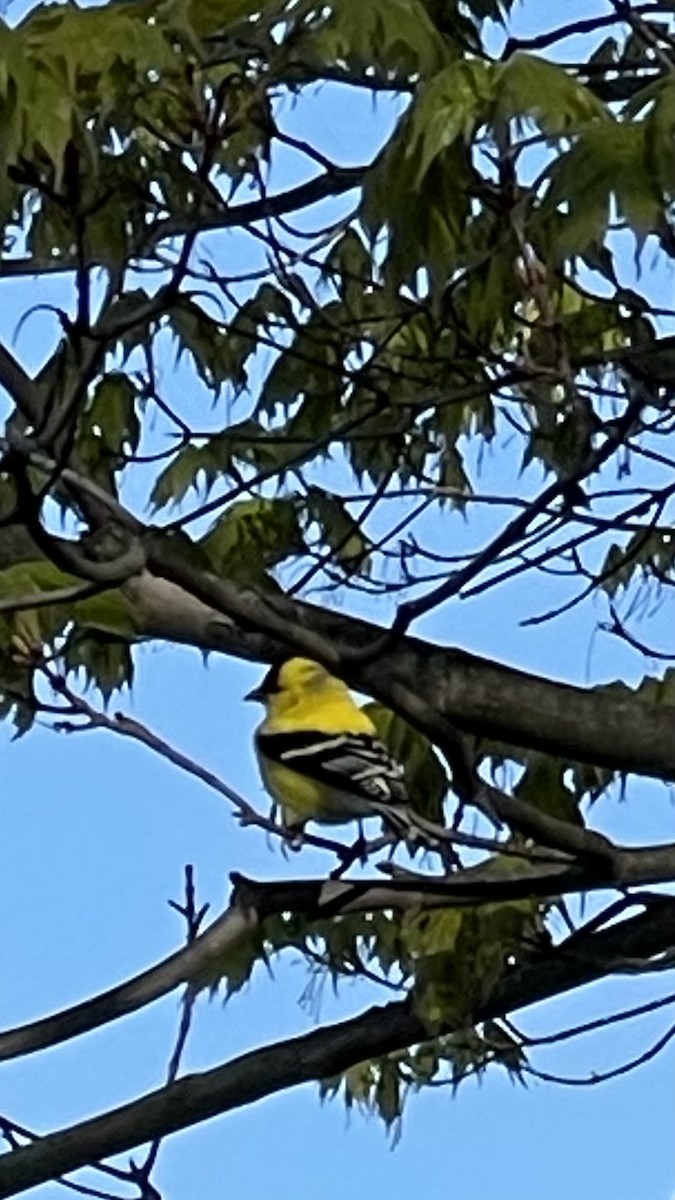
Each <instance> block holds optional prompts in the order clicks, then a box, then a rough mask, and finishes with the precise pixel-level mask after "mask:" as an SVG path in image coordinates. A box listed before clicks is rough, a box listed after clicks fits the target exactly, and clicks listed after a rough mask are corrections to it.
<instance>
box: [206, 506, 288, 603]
mask: <svg viewBox="0 0 675 1200" xmlns="http://www.w3.org/2000/svg"><path fill="white" fill-rule="evenodd" d="M199 545H200V546H201V548H202V550H204V551H205V552H206V554H207V555H208V557H209V559H210V561H211V563H212V564H213V566H214V569H215V570H216V571H217V572H218V573H219V574H221V575H224V576H227V578H229V579H237V580H240V581H241V582H248V583H259V582H264V580H265V578H266V577H267V572H268V571H269V570H270V568H273V567H275V566H277V565H278V564H279V563H281V562H283V561H284V560H285V559H287V558H289V557H290V556H291V555H295V554H301V553H302V552H303V550H304V548H305V544H304V540H303V538H302V534H301V532H300V525H299V522H298V502H297V500H296V499H295V498H294V497H289V498H286V497H282V498H277V499H274V500H267V499H264V498H260V499H256V500H240V501H238V502H237V503H235V504H232V505H231V506H230V507H229V508H228V509H227V511H226V512H225V513H223V515H222V517H220V518H219V519H218V520H217V521H216V523H215V524H214V525H213V526H212V527H211V529H210V530H209V532H208V533H207V534H206V536H205V537H204V538H202V540H201V542H200V543H199Z"/></svg>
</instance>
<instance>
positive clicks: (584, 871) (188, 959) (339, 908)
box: [0, 843, 675, 1061]
mask: <svg viewBox="0 0 675 1200" xmlns="http://www.w3.org/2000/svg"><path fill="white" fill-rule="evenodd" d="M612 849H613V853H612V857H611V858H606V859H605V860H604V861H603V859H601V858H598V859H597V860H593V859H591V860H587V861H585V862H577V863H575V862H571V863H566V862H561V863H559V864H555V863H547V864H542V865H539V864H536V865H535V864H533V863H529V864H523V867H522V870H520V871H517V870H514V869H513V868H510V869H509V870H508V871H507V872H505V873H504V875H503V876H501V877H499V876H495V873H494V867H493V866H490V867H488V868H487V869H486V868H485V867H482V866H478V867H471V868H468V869H466V870H463V871H458V872H456V873H455V874H453V875H450V876H447V877H433V876H422V875H412V874H411V873H410V872H407V873H405V875H404V876H403V877H402V878H396V879H391V880H367V879H365V880H362V879H359V880H355V881H352V880H322V879H318V880H312V879H306V880H288V881H286V880H278V881H274V882H266V883H258V882H255V881H252V880H248V879H244V877H243V876H241V875H232V877H231V878H232V881H233V883H234V885H235V890H234V893H233V897H232V903H231V907H230V908H229V909H227V911H226V912H225V913H224V914H223V915H222V916H221V917H219V918H218V920H217V921H215V922H214V924H213V925H212V926H211V927H210V928H209V929H208V930H206V931H205V932H204V933H203V934H201V935H200V936H199V937H198V938H196V939H195V941H194V942H193V943H192V944H191V945H190V946H188V947H187V948H186V949H184V950H181V951H178V952H177V953H176V954H173V955H170V957H169V958H167V959H165V960H164V961H163V962H160V963H158V964H157V965H156V966H155V967H151V968H149V970H147V971H144V972H143V973H142V974H141V975H138V976H135V977H134V978H133V979H131V980H127V981H126V982H125V983H122V984H120V985H119V986H118V987H115V988H112V989H110V990H109V991H107V992H104V993H102V994H101V995H100V996H95V997H93V998H92V999H91V1000H87V1001H85V1002H84V1003H82V1004H78V1005H75V1006H74V1007H73V1008H70V1009H66V1010H65V1011H63V1012H60V1013H55V1014H53V1015H52V1016H50V1017H46V1018H44V1019H42V1020H40V1021H35V1022H32V1023H31V1024H30V1025H25V1026H21V1027H19V1028H16V1029H13V1030H7V1031H6V1032H5V1033H3V1034H0V1061H2V1060H4V1059H9V1058H15V1057H18V1056H20V1055H23V1054H31V1053H34V1052H35V1051H37V1050H42V1049H44V1048H45V1047H46V1046H53V1045H57V1044H58V1043H60V1042H63V1041H67V1040H69V1039H70V1038H73V1037H77V1036H79V1035H80V1034H82V1033H86V1032H88V1031H89V1030H91V1029H94V1028H98V1027H99V1026H101V1025H105V1024H108V1023H109V1022H111V1021H114V1020H116V1019H117V1018H118V1017H121V1016H125V1015H127V1014H128V1013H130V1012H134V1011H136V1010H137V1009H139V1008H142V1007H144V1006H145V1005H147V1004H150V1003H152V1002H153V1001H155V1000H157V999H159V998H160V997H161V996H164V995H166V994H167V993H168V992H170V991H172V990H173V989H174V988H175V987H177V986H179V985H180V984H181V983H193V984H194V986H196V987H200V986H202V982H203V981H207V982H209V983H210V982H211V981H212V980H213V978H214V975H215V977H217V975H218V969H217V968H218V963H219V962H221V963H222V962H223V961H224V960H225V956H226V955H227V953H228V952H229V951H231V950H232V949H234V948H235V947H236V946H237V945H238V944H239V943H240V942H241V940H242V939H246V938H250V937H251V935H252V933H253V932H254V931H255V930H256V929H258V928H259V926H260V925H261V923H262V922H263V921H264V920H265V918H266V917H270V916H274V915H279V914H280V913H283V912H287V911H288V912H292V913H294V914H295V915H298V916H303V917H304V918H305V919H306V920H308V921H312V920H325V919H326V918H330V917H337V916H342V915H346V914H348V913H355V912H376V911H382V910H386V909H394V910H396V911H400V912H401V911H402V912H405V911H421V910H423V909H433V908H451V907H464V908H466V907H470V906H471V907H475V906H480V905H483V904H495V903H499V902H500V901H508V900H510V901H513V900H522V899H531V898H533V897H539V898H547V897H550V896H556V895H563V894H571V893H578V892H590V891H598V890H604V889H606V888H614V887H619V888H627V887H647V886H651V885H653V884H657V883H664V882H673V881H675V843H673V844H670V845H665V846H656V847H652V846H648V847H638V848H636V849H627V848H623V847H613V848H612ZM221 973H222V967H221Z"/></svg>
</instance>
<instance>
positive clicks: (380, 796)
mask: <svg viewBox="0 0 675 1200" xmlns="http://www.w3.org/2000/svg"><path fill="white" fill-rule="evenodd" d="M246 699H247V700H260V701H262V703H263V704H264V705H265V709H266V712H265V719H264V720H263V722H262V724H260V725H259V726H258V728H257V729H256V732H255V748H256V753H257V756H258V764H259V767H260V773H261V776H262V780H263V783H264V785H265V787H266V789H267V791H268V792H269V793H270V795H271V796H272V798H273V799H274V800H275V801H276V802H277V804H279V806H280V807H281V810H282V814H283V819H284V824H285V825H286V826H287V828H289V829H293V830H297V831H298V832H299V833H300V832H302V829H303V827H304V825H305V824H306V822H307V821H318V822H320V823H324V824H341V823H343V822H345V821H351V820H354V819H359V818H361V817H368V816H381V817H383V818H384V819H385V821H387V822H388V823H389V824H390V825H393V826H394V828H395V829H397V831H399V832H403V833H405V832H406V831H407V830H409V828H410V819H409V818H408V817H407V816H406V803H407V797H406V789H405V775H404V770H403V767H402V766H401V764H400V763H399V762H396V760H395V759H394V758H392V756H391V754H390V753H389V751H388V750H387V748H386V746H384V745H383V743H382V742H381V741H380V740H379V739H378V737H377V733H376V730H375V726H374V725H373V722H372V721H371V720H370V717H368V716H367V714H366V713H364V712H362V711H361V709H360V708H359V707H358V705H357V704H355V702H354V700H352V697H351V696H350V694H349V691H348V689H347V687H346V685H345V684H344V683H343V682H342V680H340V679H336V678H335V676H333V675H330V674H329V673H328V671H326V670H325V668H324V667H322V666H320V665H319V663H316V662H312V661H311V660H310V659H307V658H291V659H288V660H287V661H286V662H285V663H283V664H282V665H281V666H280V667H272V669H271V670H270V671H268V673H267V675H266V676H265V678H264V679H263V681H262V683H261V684H260V685H259V687H257V688H254V689H253V691H252V692H249V694H248V696H246Z"/></svg>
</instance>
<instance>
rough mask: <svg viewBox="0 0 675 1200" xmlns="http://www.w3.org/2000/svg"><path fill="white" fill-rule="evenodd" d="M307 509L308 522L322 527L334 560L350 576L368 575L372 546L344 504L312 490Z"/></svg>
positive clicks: (327, 494)
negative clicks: (369, 554)
mask: <svg viewBox="0 0 675 1200" xmlns="http://www.w3.org/2000/svg"><path fill="white" fill-rule="evenodd" d="M305 505H306V516H307V519H308V520H309V522H316V523H317V525H318V526H319V529H320V531H321V533H320V536H321V540H322V542H324V543H325V545H326V546H327V547H328V549H329V550H330V551H331V556H332V560H333V561H335V562H337V563H338V564H339V565H340V566H342V567H344V568H345V570H347V571H349V572H353V571H360V572H363V573H365V572H367V570H368V565H369V564H368V550H369V547H370V542H369V540H368V538H367V537H366V536H365V534H364V532H363V530H362V529H361V527H360V525H359V523H358V521H356V520H355V519H354V517H352V515H351V513H350V512H349V511H348V509H347V507H346V505H345V503H344V501H343V500H342V499H341V498H340V497H339V496H336V495H334V494H333V493H332V492H328V491H326V490H325V489H324V488H320V487H310V488H308V489H307V495H306V501H305Z"/></svg>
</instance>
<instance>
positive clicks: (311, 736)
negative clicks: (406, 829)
mask: <svg viewBox="0 0 675 1200" xmlns="http://www.w3.org/2000/svg"><path fill="white" fill-rule="evenodd" d="M257 743H258V749H259V751H260V753H261V754H263V755H264V756H265V757H266V758H268V759H270V760H271V761H272V762H278V763H283V765H284V766H286V767H288V768H289V769H290V770H293V771H298V772H299V773H300V774H301V775H306V776H309V777H310V778H311V779H314V780H316V781H317V783H320V784H323V785H325V786H326V787H328V788H331V789H335V790H336V791H340V792H342V793H344V794H345V795H346V796H349V795H351V796H353V797H354V798H355V799H357V800H358V799H360V800H362V801H364V802H366V805H367V804H368V802H370V803H372V804H373V809H374V811H377V808H378V807H379V805H382V806H383V807H384V806H386V805H388V804H391V805H402V804H405V803H406V801H407V796H406V787H405V772H404V770H403V767H402V766H401V764H400V763H399V762H397V761H396V759H394V758H392V756H391V754H390V753H389V751H388V750H387V748H386V746H384V745H383V743H382V742H381V741H379V740H378V738H375V737H372V736H371V735H370V734H367V733H357V734H354V733H341V734H330V733H322V732H321V731H320V730H316V729H309V730H307V729H305V730H298V731H297V732H293V733H264V732H260V733H258V735H257Z"/></svg>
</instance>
